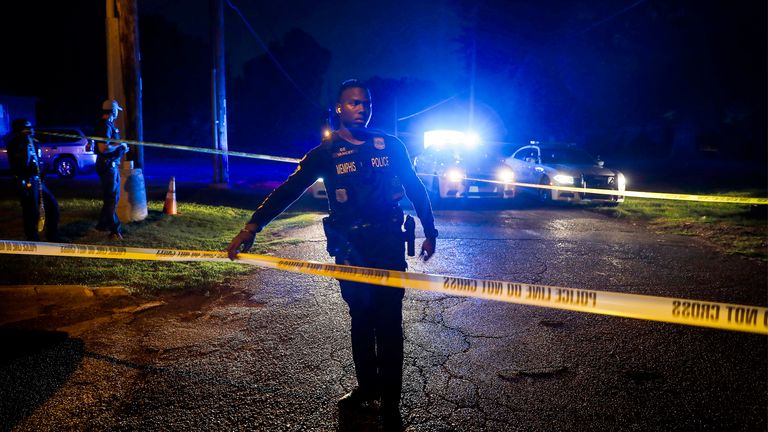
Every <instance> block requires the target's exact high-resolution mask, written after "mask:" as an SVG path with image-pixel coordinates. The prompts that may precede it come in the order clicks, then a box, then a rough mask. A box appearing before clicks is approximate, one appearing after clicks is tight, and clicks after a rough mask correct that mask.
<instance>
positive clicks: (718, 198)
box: [35, 132, 768, 205]
mask: <svg viewBox="0 0 768 432" xmlns="http://www.w3.org/2000/svg"><path fill="white" fill-rule="evenodd" d="M35 133H37V134H43V135H51V136H59V137H65V138H78V139H80V138H82V137H81V136H80V135H70V134H63V133H58V132H35ZM85 138H86V139H89V140H93V141H109V142H124V143H126V144H132V145H141V146H147V147H159V148H169V149H176V150H183V151H191V152H197V153H206V154H220V155H228V156H235V157H244V158H250V159H262V160H271V161H277V162H288V163H299V162H300V161H301V159H296V158H289V157H282V156H271V155H263V154H256V153H245V152H236V151H223V150H215V149H207V148H201V147H191V146H183V145H177V144H164V143H157V142H150V141H132V140H125V139H107V138H104V137H91V136H87V137H85ZM420 175H430V176H435V174H420ZM465 180H470V181H476V182H486V183H496V184H502V185H503V184H508V185H513V186H520V187H529V188H539V189H550V190H558V191H565V192H580V193H589V194H601V195H615V196H628V197H635V198H652V199H665V200H676V201H697V202H712V203H731V204H757V205H768V198H754V197H737V196H724V195H691V194H674V193H665V192H640V191H623V192H620V191H618V190H609V189H591V188H579V187H570V186H553V185H542V184H531V183H518V182H503V181H499V180H489V179H479V178H466V179H465Z"/></svg>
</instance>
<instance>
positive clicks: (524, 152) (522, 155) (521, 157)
mask: <svg viewBox="0 0 768 432" xmlns="http://www.w3.org/2000/svg"><path fill="white" fill-rule="evenodd" d="M530 153H531V149H521V150H518V151H517V153H515V154H514V156H513V157H514V158H515V159H518V160H521V161H524V160H525V158H527V157H528V155H529V154H530Z"/></svg>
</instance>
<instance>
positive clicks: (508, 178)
mask: <svg viewBox="0 0 768 432" xmlns="http://www.w3.org/2000/svg"><path fill="white" fill-rule="evenodd" d="M496 178H498V179H499V180H501V181H503V182H504V183H512V182H513V181H515V173H513V172H512V170H511V169H509V168H502V169H500V170H499V171H498V172H496Z"/></svg>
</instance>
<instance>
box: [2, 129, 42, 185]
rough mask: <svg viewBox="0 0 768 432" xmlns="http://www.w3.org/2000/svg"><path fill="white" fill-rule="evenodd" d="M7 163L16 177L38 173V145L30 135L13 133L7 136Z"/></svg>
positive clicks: (27, 176) (26, 177)
mask: <svg viewBox="0 0 768 432" xmlns="http://www.w3.org/2000/svg"><path fill="white" fill-rule="evenodd" d="M7 150H8V164H9V165H10V168H11V172H12V173H13V175H14V176H15V177H16V178H17V179H22V180H23V179H28V178H30V177H34V176H37V175H40V166H39V162H40V161H39V160H38V157H37V155H38V153H37V152H38V147H37V145H35V142H34V140H33V139H32V137H31V136H30V135H27V134H23V133H14V134H13V135H11V136H10V137H9V138H8V141H7Z"/></svg>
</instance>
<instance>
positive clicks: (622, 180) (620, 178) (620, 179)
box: [616, 173, 627, 190]
mask: <svg viewBox="0 0 768 432" xmlns="http://www.w3.org/2000/svg"><path fill="white" fill-rule="evenodd" d="M616 182H617V183H618V185H619V190H627V178H626V177H624V174H622V173H619V175H617V176H616Z"/></svg>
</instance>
